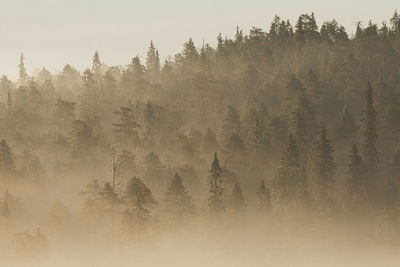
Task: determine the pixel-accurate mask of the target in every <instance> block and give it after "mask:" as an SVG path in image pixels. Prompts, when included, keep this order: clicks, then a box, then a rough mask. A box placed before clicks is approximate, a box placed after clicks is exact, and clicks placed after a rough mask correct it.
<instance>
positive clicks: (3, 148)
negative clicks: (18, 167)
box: [0, 139, 15, 180]
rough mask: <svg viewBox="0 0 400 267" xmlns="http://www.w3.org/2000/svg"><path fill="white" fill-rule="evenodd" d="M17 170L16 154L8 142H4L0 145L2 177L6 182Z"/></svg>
mask: <svg viewBox="0 0 400 267" xmlns="http://www.w3.org/2000/svg"><path fill="white" fill-rule="evenodd" d="M14 169H15V165H14V154H13V153H12V151H11V148H10V147H9V145H8V144H7V142H6V140H4V139H3V140H2V141H1V143H0V176H1V178H2V179H4V180H6V179H7V178H8V177H9V176H10V175H12V174H13V172H14Z"/></svg>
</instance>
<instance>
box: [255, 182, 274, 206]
mask: <svg viewBox="0 0 400 267" xmlns="http://www.w3.org/2000/svg"><path fill="white" fill-rule="evenodd" d="M257 210H258V211H259V212H260V213H265V212H268V211H270V210H271V199H270V193H269V190H268V189H267V188H266V186H265V182H264V180H262V181H261V184H260V187H259V188H258V190H257Z"/></svg>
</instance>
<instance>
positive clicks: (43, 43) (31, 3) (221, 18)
mask: <svg viewBox="0 0 400 267" xmlns="http://www.w3.org/2000/svg"><path fill="white" fill-rule="evenodd" d="M395 9H399V10H400V2H399V1H398V0H382V1H370V0H351V1H349V0H335V1H322V0H320V1H315V0H296V1H294V0H292V1H290V0H275V1H270V0H246V1H244V0H241V1H237V0H201V1H200V0H197V1H192V0H168V1H167V0H147V1H146V0H141V1H137V0H96V1H95V0H0V36H1V37H0V75H3V74H4V75H7V76H8V77H9V78H10V79H16V77H17V73H18V63H19V62H18V60H19V56H20V53H21V52H23V53H24V55H25V66H26V68H27V70H28V72H29V73H32V72H34V71H35V70H37V69H40V68H42V67H45V68H47V69H48V70H50V71H52V72H58V71H60V70H62V68H63V67H64V66H65V65H66V64H71V65H72V66H74V67H76V68H77V69H79V70H83V69H84V68H86V67H88V66H90V65H91V60H92V56H93V54H94V52H95V51H96V50H97V51H99V53H100V57H101V60H102V61H103V62H104V63H106V64H108V65H126V64H128V63H129V61H130V59H131V58H132V57H134V56H136V55H139V56H140V57H141V58H143V60H144V58H145V56H146V51H147V48H148V46H149V43H150V40H153V41H154V43H155V45H156V47H157V48H158V49H159V51H160V54H161V57H162V58H166V57H167V56H168V55H174V54H176V53H177V52H180V51H181V49H182V46H183V43H184V42H185V41H187V40H188V39H189V38H190V37H192V38H193V40H194V41H195V43H196V44H197V45H198V46H200V45H201V44H202V42H203V39H204V41H205V42H206V43H210V44H211V45H215V43H216V37H217V35H218V33H221V34H222V35H223V36H228V37H232V36H233V35H234V32H235V29H236V26H239V27H241V28H242V29H243V30H244V32H248V30H249V29H250V28H251V27H252V26H256V27H260V28H263V29H267V28H268V27H269V24H270V22H271V21H272V19H273V17H274V16H275V14H278V15H279V16H280V17H281V18H284V19H290V21H291V22H292V24H295V22H296V20H297V17H298V16H299V15H300V14H303V13H311V12H314V13H315V15H316V18H317V22H318V23H319V25H321V23H322V22H323V21H325V20H331V19H332V18H335V19H336V20H338V22H339V23H340V24H342V25H343V26H345V27H346V29H347V30H348V32H349V33H352V32H354V30H355V24H356V22H357V21H361V22H363V23H364V24H366V23H367V22H368V20H369V19H372V21H374V22H377V23H379V24H380V23H381V22H382V21H384V20H386V21H389V19H390V17H391V16H392V15H393V13H394V10H395Z"/></svg>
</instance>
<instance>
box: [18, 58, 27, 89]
mask: <svg viewBox="0 0 400 267" xmlns="http://www.w3.org/2000/svg"><path fill="white" fill-rule="evenodd" d="M24 59H25V58H24V53H21V57H20V59H19V65H18V69H19V70H18V74H19V80H18V82H19V84H20V85H22V86H25V85H27V84H28V74H27V73H26V69H25V63H24Z"/></svg>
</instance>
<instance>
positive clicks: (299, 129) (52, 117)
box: [0, 12, 400, 266]
mask: <svg viewBox="0 0 400 267" xmlns="http://www.w3.org/2000/svg"><path fill="white" fill-rule="evenodd" d="M132 53H133V54H135V51H132ZM90 58H91V55H88V62H89V60H90ZM16 60H17V59H16ZM126 63H128V64H126ZM24 64H25V58H24V55H23V54H21V57H20V63H19V78H18V80H16V81H11V80H9V79H8V78H7V76H5V75H4V76H3V77H2V78H1V80H0V125H1V126H0V140H2V141H1V143H0V179H1V185H0V189H1V190H0V225H1V228H0V237H1V236H3V238H1V241H0V250H1V249H2V247H4V248H5V247H7V248H8V247H9V246H10V244H11V243H13V244H14V245H15V246H14V247H15V251H16V253H17V255H20V254H23V257H28V258H30V257H36V256H37V255H42V254H44V253H45V252H43V251H47V249H48V248H49V247H51V246H59V244H60V243H62V242H66V243H68V244H72V243H73V242H72V241H71V236H75V235H76V236H79V238H82V237H85V236H90V238H89V237H88V238H89V239H90V240H93V238H94V236H95V235H99V236H102V235H103V234H102V233H104V229H107V231H106V232H107V234H105V233H104V235H105V236H106V237H105V236H104V238H105V239H108V240H114V239H118V240H120V239H123V240H124V241H123V242H126V243H128V244H140V243H142V242H147V240H149V239H152V238H153V239H152V240H156V238H154V236H157V234H160V232H163V231H164V230H165V229H171V228H173V229H176V228H180V226H181V225H186V226H187V225H190V224H191V223H195V224H202V225H203V223H204V224H206V225H208V224H213V222H215V221H224V222H225V223H227V224H229V222H232V223H233V221H235V223H238V222H240V221H249V222H251V221H256V222H257V225H258V226H259V227H260V228H261V229H262V228H263V227H264V226H265V227H267V225H268V227H271V229H277V228H279V226H278V225H279V224H280V223H278V221H280V222H282V224H285V225H286V224H287V225H286V227H287V228H290V229H292V228H293V229H298V228H299V227H300V228H301V229H307V231H311V232H313V233H315V232H318V231H322V232H323V231H325V230H326V231H327V232H329V231H330V230H332V229H331V228H329V227H331V226H332V225H336V226H338V225H352V226H354V225H358V226H359V227H360V228H362V227H365V231H366V232H368V233H371V235H372V236H374V237H379V238H383V239H385V240H387V239H388V240H392V239H393V240H398V238H399V237H400V231H399V230H398V229H399V226H400V104H399V102H400V15H399V14H398V13H397V12H395V13H394V15H393V16H392V18H390V19H389V20H388V23H385V22H384V23H381V24H376V23H374V22H372V21H370V22H368V23H366V24H362V23H358V24H357V28H356V31H355V34H354V35H349V33H348V32H347V31H346V29H345V28H344V27H342V26H341V25H340V24H339V22H337V21H336V20H332V21H326V22H324V23H323V24H322V25H317V23H316V19H315V16H314V14H313V13H312V14H303V15H301V16H300V17H299V18H298V20H297V22H295V23H293V24H292V23H291V22H289V21H287V20H284V19H281V18H280V17H278V16H276V17H275V18H274V20H273V21H272V23H271V24H270V25H269V26H266V27H265V28H255V27H254V28H252V29H251V30H250V32H248V33H244V32H243V31H242V30H241V28H240V27H237V29H236V32H234V37H233V38H228V37H224V35H222V34H220V35H218V36H217V45H216V47H212V46H210V45H208V44H195V43H194V42H193V41H192V39H189V40H188V41H187V42H186V43H184V44H183V50H182V51H181V52H179V53H178V54H176V55H174V56H170V57H167V59H166V60H165V61H162V60H161V59H160V54H159V51H158V49H157V48H156V44H154V43H153V42H150V46H149V48H148V52H147V55H144V56H135V57H133V58H132V59H131V60H129V59H127V62H125V63H124V62H121V65H119V66H109V65H107V62H103V61H102V59H101V55H99V53H97V52H96V53H95V54H94V56H93V57H92V62H91V66H90V67H89V68H87V69H86V70H84V71H82V72H80V71H79V70H77V69H75V68H74V67H73V66H71V65H66V66H65V67H64V68H63V69H62V71H61V72H58V73H52V72H50V71H48V70H47V69H46V68H43V69H41V70H40V71H37V72H35V73H32V74H31V73H27V71H26V69H25V66H24ZM232 219H233V220H232ZM200 222H201V223H200ZM274 222H275V223H276V224H274ZM271 224H272V225H273V226H271ZM260 225H261V226H260ZM36 227H40V230H39V229H38V230H37V232H36V233H32V231H33V230H35V229H36ZM214 227H216V226H215V225H214ZM274 227H276V228H274ZM291 227H292V228H291ZM302 227H304V228H302ZM318 227H321V229H320V230H315V229H316V228H318ZM356 228H357V227H356ZM324 229H325V230H324ZM327 229H329V230H327ZM363 229H364V228H363ZM27 230H28V231H29V232H26V231H27ZM293 231H295V230H293ZM304 231H306V230H304ZM360 231H361V230H360ZM289 232H290V231H289ZM349 232H351V231H349ZM15 233H17V234H16V235H14V234H15ZM362 233H363V234H364V232H362ZM121 234H122V236H123V238H121ZM363 234H361V235H363ZM3 240H4V242H3ZM10 240H14V241H10ZM66 240H67V241H66ZM3 243H4V244H3ZM13 251H14V250H13ZM18 257H19V256H18ZM249 266H250V265H249Z"/></svg>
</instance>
